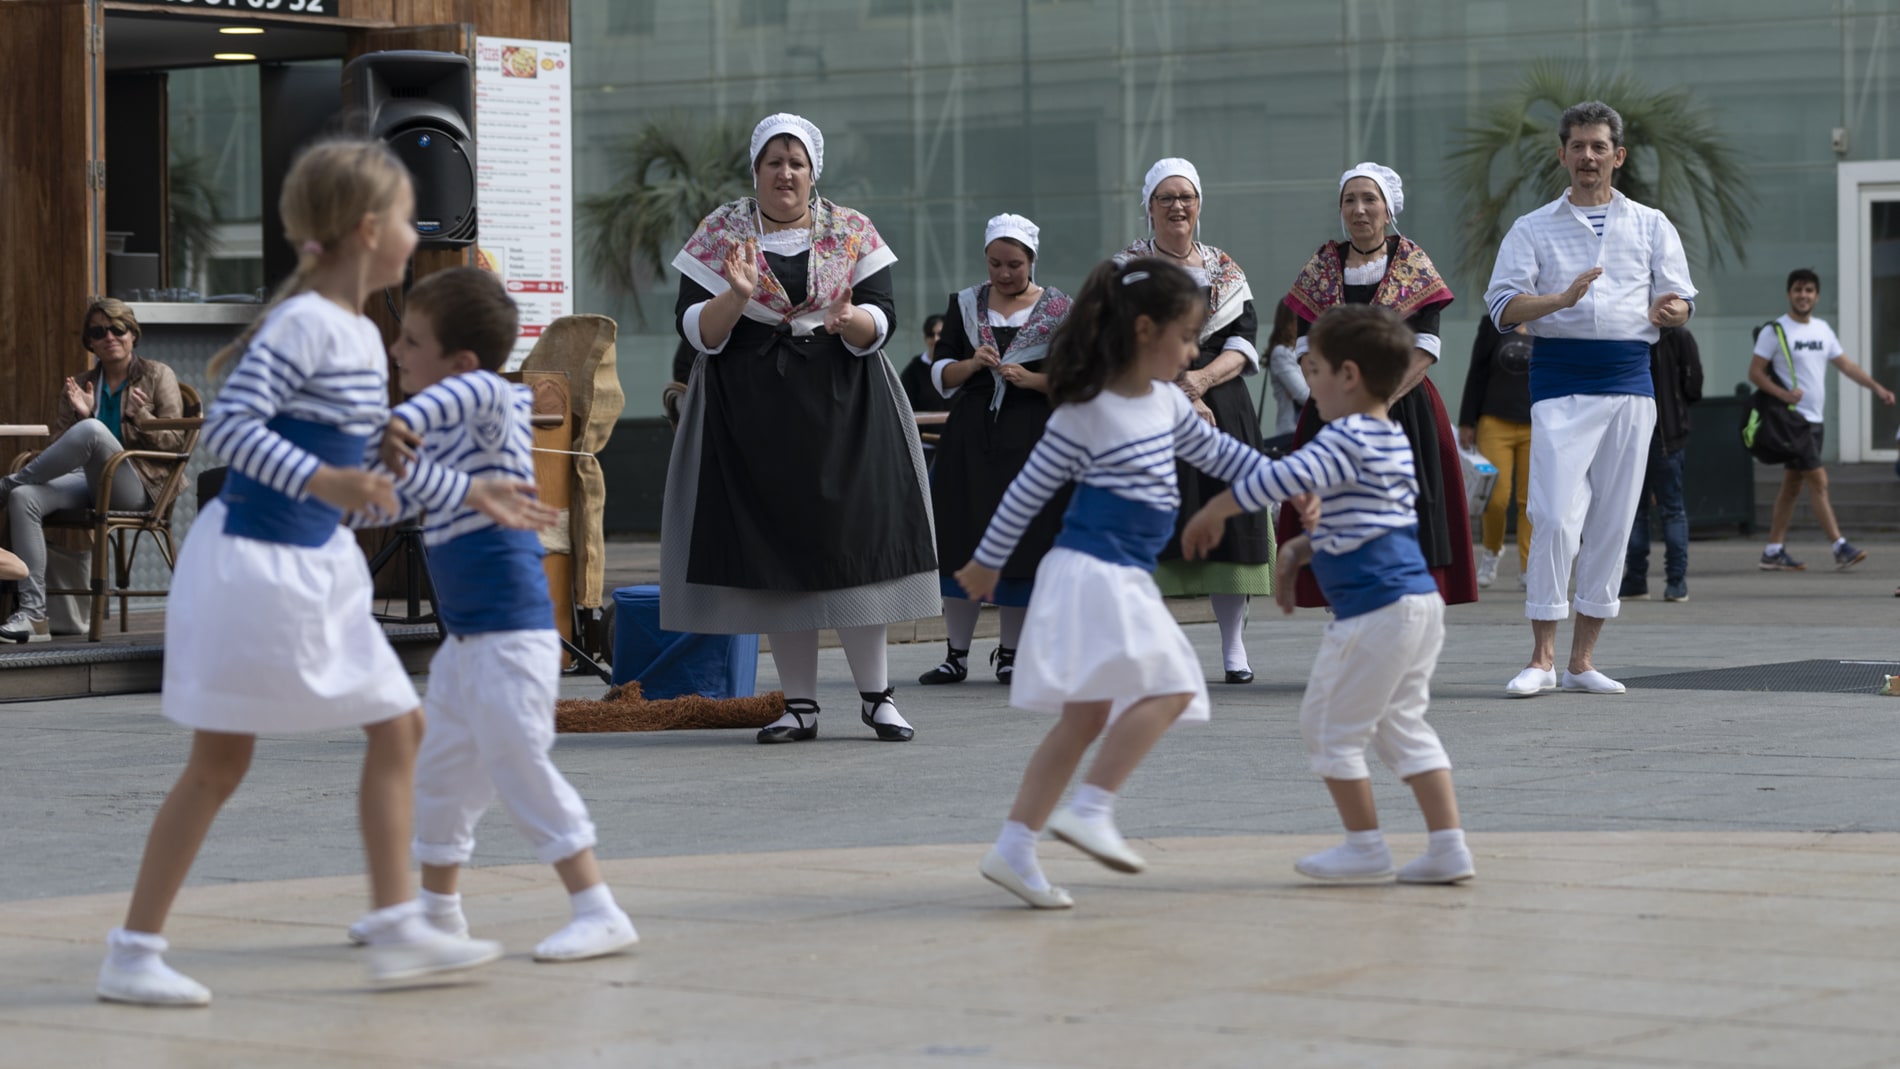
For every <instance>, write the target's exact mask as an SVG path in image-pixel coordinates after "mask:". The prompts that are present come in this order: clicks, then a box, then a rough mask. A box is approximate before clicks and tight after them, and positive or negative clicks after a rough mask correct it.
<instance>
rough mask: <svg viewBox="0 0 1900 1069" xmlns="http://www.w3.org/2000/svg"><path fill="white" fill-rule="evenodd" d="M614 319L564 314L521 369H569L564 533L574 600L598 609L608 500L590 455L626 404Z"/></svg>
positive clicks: (606, 436) (603, 481) (602, 444)
mask: <svg viewBox="0 0 1900 1069" xmlns="http://www.w3.org/2000/svg"><path fill="white" fill-rule="evenodd" d="M618 330H619V327H618V325H617V324H616V323H615V322H614V321H613V320H612V319H609V318H608V317H606V316H600V315H571V316H562V317H561V318H559V319H557V320H555V321H554V322H553V323H550V324H548V329H547V330H546V332H544V333H543V334H542V335H541V340H540V341H537V342H535V343H534V349H533V350H532V351H531V352H529V353H528V359H527V360H525V361H523V362H522V365H521V370H523V371H560V372H565V373H566V374H567V381H568V391H569V407H570V408H571V410H572V412H573V416H574V445H573V447H572V448H573V450H574V451H575V452H576V453H586V454H589V455H587V456H577V457H571V458H570V459H571V460H573V462H574V498H573V502H572V504H571V505H570V511H569V517H568V523H569V528H568V535H569V537H570V538H571V539H572V541H573V543H574V604H575V606H576V607H578V608H583V609H597V608H600V604H601V586H602V585H603V584H604V583H605V581H606V571H607V568H606V561H607V558H606V545H605V543H606V535H605V534H604V533H603V532H602V514H603V512H604V510H605V508H606V505H607V480H606V478H605V477H604V476H603V475H602V474H601V470H600V461H598V460H595V459H594V458H593V456H592V454H594V453H598V452H600V451H601V450H602V449H605V448H606V447H607V439H609V438H611V437H612V436H613V432H614V424H615V423H618V422H619V421H620V413H621V410H622V409H624V408H626V406H627V395H626V394H625V393H624V392H622V391H621V389H620V373H619V371H618V370H616V368H615V366H614V337H615V335H616V333H617V332H618Z"/></svg>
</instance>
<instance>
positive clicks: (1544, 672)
mask: <svg viewBox="0 0 1900 1069" xmlns="http://www.w3.org/2000/svg"><path fill="white" fill-rule="evenodd" d="M1556 689H1557V670H1556V669H1554V668H1526V669H1524V670H1523V671H1522V672H1519V673H1518V674H1517V675H1515V676H1513V677H1511V681H1510V682H1509V683H1506V684H1504V693H1506V694H1508V695H1510V696H1511V697H1513V698H1529V697H1532V696H1533V695H1537V694H1542V693H1543V692H1545V691H1547V690H1556Z"/></svg>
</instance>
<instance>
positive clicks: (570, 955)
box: [534, 909, 640, 961]
mask: <svg viewBox="0 0 1900 1069" xmlns="http://www.w3.org/2000/svg"><path fill="white" fill-rule="evenodd" d="M639 941H640V933H638V932H636V931H634V930H633V920H632V919H631V918H629V917H628V916H627V914H626V913H625V912H624V911H623V910H620V909H615V910H614V911H613V912H612V913H590V914H588V915H587V916H585V917H575V918H574V919H573V920H571V921H568V922H567V926H566V927H564V928H562V929H561V930H560V931H558V932H555V933H554V934H553V935H550V936H548V937H547V938H546V939H543V940H541V943H540V945H538V946H536V947H535V948H534V960H536V961H586V960H587V959H588V958H601V957H606V956H607V955H608V954H613V953H616V952H618V951H621V950H625V949H626V948H628V947H630V946H632V945H633V944H635V943H638V942H639Z"/></svg>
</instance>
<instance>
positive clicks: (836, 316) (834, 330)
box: [825, 288, 858, 334]
mask: <svg viewBox="0 0 1900 1069" xmlns="http://www.w3.org/2000/svg"><path fill="white" fill-rule="evenodd" d="M857 319H858V308H857V306H856V305H854V304H852V303H851V290H850V289H849V288H846V289H845V291H844V292H843V293H841V294H839V295H838V299H837V300H835V301H833V302H832V303H831V306H830V307H829V308H826V309H825V331H826V333H829V334H843V333H844V331H845V328H846V327H849V326H850V325H851V324H852V323H854V322H856V321H857Z"/></svg>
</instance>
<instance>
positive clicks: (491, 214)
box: [475, 37, 574, 370]
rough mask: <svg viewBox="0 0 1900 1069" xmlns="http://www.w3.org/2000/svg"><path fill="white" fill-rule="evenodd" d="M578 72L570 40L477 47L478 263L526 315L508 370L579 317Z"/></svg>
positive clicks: (491, 40)
mask: <svg viewBox="0 0 1900 1069" xmlns="http://www.w3.org/2000/svg"><path fill="white" fill-rule="evenodd" d="M573 69H574V64H573V56H572V52H571V48H570V46H569V45H568V44H567V42H565V41H523V40H518V39H516V38H512V37H477V38H476V39H475V146H476V151H475V161H476V166H475V182H476V189H477V191H478V192H477V196H476V205H477V207H476V214H477V217H478V220H479V223H478V225H479V227H480V237H479V238H477V239H476V244H475V263H476V265H477V266H479V267H483V268H486V269H488V270H490V271H494V272H495V273H496V274H499V275H500V276H501V280H502V282H503V283H504V284H505V285H506V286H507V287H508V293H509V295H510V296H512V297H514V299H515V304H516V305H517V306H519V307H520V309H521V337H519V338H518V339H516V341H515V352H514V356H513V357H511V358H510V359H509V362H508V368H509V370H513V369H514V368H516V367H518V366H520V364H521V361H523V360H524V359H526V358H527V356H528V350H530V349H532V348H534V343H535V342H536V341H537V340H538V339H539V338H540V337H541V335H542V333H543V332H545V331H546V330H547V328H548V324H550V323H552V322H554V321H555V320H556V319H558V318H560V317H561V316H564V315H567V314H569V313H570V312H572V311H573V310H574V297H573V295H574V274H573V265H574V186H573V162H574V153H573V142H572V139H571V138H570V137H569V134H570V132H571V131H572V129H573V108H572V96H571V92H570V89H571V87H572V84H573V77H572V75H573Z"/></svg>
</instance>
